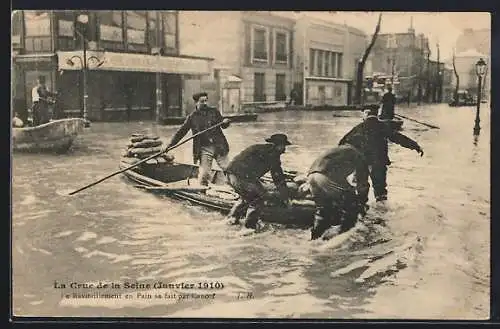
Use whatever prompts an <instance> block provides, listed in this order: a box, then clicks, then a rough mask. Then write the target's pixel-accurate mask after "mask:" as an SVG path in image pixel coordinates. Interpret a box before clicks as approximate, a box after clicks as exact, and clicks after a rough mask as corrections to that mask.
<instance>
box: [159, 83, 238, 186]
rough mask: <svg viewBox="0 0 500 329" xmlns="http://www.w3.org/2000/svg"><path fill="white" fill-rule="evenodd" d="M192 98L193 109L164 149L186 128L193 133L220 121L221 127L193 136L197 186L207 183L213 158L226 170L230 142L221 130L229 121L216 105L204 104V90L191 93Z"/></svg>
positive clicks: (178, 137)
mask: <svg viewBox="0 0 500 329" xmlns="http://www.w3.org/2000/svg"><path fill="white" fill-rule="evenodd" d="M193 100H194V101H195V102H196V105H195V110H194V111H193V112H192V113H191V114H189V115H188V116H187V118H186V120H185V121H184V123H183V124H182V126H181V127H180V128H179V130H178V131H177V132H176V133H175V135H174V136H173V137H172V140H171V141H170V143H169V144H168V145H166V146H165V148H164V149H168V148H170V147H172V146H174V145H176V144H177V143H178V142H179V141H180V140H181V139H182V138H183V137H184V136H185V135H186V134H187V133H188V131H189V130H191V131H192V133H193V135H194V134H196V133H199V132H201V131H203V130H205V129H208V128H210V127H212V126H214V125H216V124H219V123H221V122H222V125H221V126H220V127H217V128H215V129H212V130H210V131H207V132H205V133H203V134H200V135H199V136H196V137H195V138H194V139H193V162H194V164H196V163H197V162H198V161H199V162H200V167H199V175H198V180H199V182H200V185H205V186H207V185H208V181H209V177H210V173H211V170H212V163H213V160H214V159H215V160H216V161H217V164H218V165H219V167H220V168H221V169H222V170H225V169H226V166H227V163H228V153H229V144H228V142H227V139H226V136H224V133H223V132H222V129H226V128H227V127H229V123H230V121H229V119H224V118H223V117H222V114H220V112H219V111H218V110H217V109H216V108H214V107H209V106H208V105H207V102H208V95H207V93H205V92H201V93H197V94H194V95H193ZM221 128H222V129H221Z"/></svg>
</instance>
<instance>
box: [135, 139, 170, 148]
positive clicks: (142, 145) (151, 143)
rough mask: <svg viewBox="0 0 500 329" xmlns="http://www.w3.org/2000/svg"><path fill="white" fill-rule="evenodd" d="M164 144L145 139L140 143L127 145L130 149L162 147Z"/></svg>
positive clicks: (156, 140) (155, 140)
mask: <svg viewBox="0 0 500 329" xmlns="http://www.w3.org/2000/svg"><path fill="white" fill-rule="evenodd" d="M162 144H163V142H162V141H161V140H159V139H144V140H142V141H140V142H136V143H129V144H128V145H127V147H128V148H134V147H135V148H148V147H155V146H160V145H162Z"/></svg>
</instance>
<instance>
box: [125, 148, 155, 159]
mask: <svg viewBox="0 0 500 329" xmlns="http://www.w3.org/2000/svg"><path fill="white" fill-rule="evenodd" d="M159 152H161V147H148V148H136V147H133V148H131V149H129V150H128V154H129V155H131V156H135V157H141V156H144V158H147V157H148V156H152V155H153V154H156V153H159Z"/></svg>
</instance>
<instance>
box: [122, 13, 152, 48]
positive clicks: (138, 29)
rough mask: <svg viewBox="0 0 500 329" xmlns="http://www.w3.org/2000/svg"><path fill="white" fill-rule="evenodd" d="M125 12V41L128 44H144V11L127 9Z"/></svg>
mask: <svg viewBox="0 0 500 329" xmlns="http://www.w3.org/2000/svg"><path fill="white" fill-rule="evenodd" d="M125 13H126V15H127V20H126V21H127V43H128V44H129V45H145V44H146V25H147V19H146V12H145V11H132V10H128V11H126V12H125Z"/></svg>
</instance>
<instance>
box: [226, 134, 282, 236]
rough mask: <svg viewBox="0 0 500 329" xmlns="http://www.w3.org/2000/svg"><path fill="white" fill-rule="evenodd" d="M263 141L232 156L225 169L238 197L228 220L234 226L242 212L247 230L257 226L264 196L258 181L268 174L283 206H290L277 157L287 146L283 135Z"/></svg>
mask: <svg viewBox="0 0 500 329" xmlns="http://www.w3.org/2000/svg"><path fill="white" fill-rule="evenodd" d="M266 142H267V144H255V145H252V146H249V147H248V148H246V149H245V150H243V151H242V152H241V153H240V154H238V155H237V156H235V157H234V159H233V160H232V161H231V162H230V163H229V165H228V166H227V171H226V174H227V178H228V183H229V185H230V186H231V187H232V188H234V190H235V191H236V193H238V195H239V196H240V199H239V200H238V202H236V203H235V204H234V206H233V208H232V209H231V211H230V212H229V215H228V218H229V219H230V220H232V221H233V223H234V224H238V223H239V219H240V218H241V217H242V215H243V213H245V212H246V217H245V227H247V228H256V226H257V222H258V220H259V217H260V215H261V211H262V207H263V206H264V197H265V195H266V193H267V192H266V190H265V188H264V186H262V183H261V182H260V180H259V179H260V178H261V177H262V176H263V175H264V174H265V173H267V172H268V171H270V172H271V177H272V178H273V181H274V184H275V185H276V187H277V188H278V192H279V194H280V197H281V200H282V201H283V204H284V205H286V206H288V205H289V204H290V201H289V191H288V187H287V185H286V181H285V175H284V174H283V169H282V168H281V160H280V157H281V154H283V153H284V152H285V149H286V146H287V145H291V143H290V142H289V141H288V137H287V136H286V135H285V134H274V135H272V136H271V137H269V138H268V139H266Z"/></svg>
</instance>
